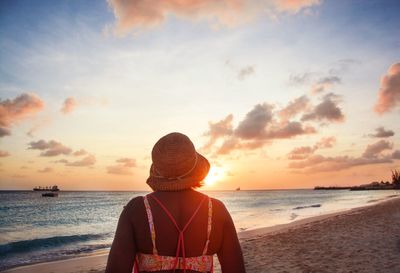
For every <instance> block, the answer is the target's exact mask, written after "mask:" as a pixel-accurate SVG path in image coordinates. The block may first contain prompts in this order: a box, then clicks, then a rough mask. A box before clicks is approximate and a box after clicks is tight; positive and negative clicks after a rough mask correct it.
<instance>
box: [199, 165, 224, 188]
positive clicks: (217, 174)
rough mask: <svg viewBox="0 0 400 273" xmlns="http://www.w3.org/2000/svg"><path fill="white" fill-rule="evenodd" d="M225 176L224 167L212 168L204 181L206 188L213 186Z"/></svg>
mask: <svg viewBox="0 0 400 273" xmlns="http://www.w3.org/2000/svg"><path fill="white" fill-rule="evenodd" d="M224 176H225V170H224V168H222V167H211V169H210V172H209V173H208V175H207V177H206V178H205V179H204V183H205V185H206V186H212V185H214V184H215V183H217V182H218V181H220V180H221V179H223V178H224Z"/></svg>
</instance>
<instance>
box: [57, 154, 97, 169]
mask: <svg viewBox="0 0 400 273" xmlns="http://www.w3.org/2000/svg"><path fill="white" fill-rule="evenodd" d="M59 162H60V163H65V166H70V167H89V166H92V165H94V164H95V163H96V157H95V156H94V155H91V154H89V155H87V156H85V157H84V158H82V159H80V160H76V161H68V160H63V162H61V160H59Z"/></svg>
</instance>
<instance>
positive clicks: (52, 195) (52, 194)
mask: <svg viewBox="0 0 400 273" xmlns="http://www.w3.org/2000/svg"><path fill="white" fill-rule="evenodd" d="M57 196H58V193H56V192H45V193H42V197H57Z"/></svg>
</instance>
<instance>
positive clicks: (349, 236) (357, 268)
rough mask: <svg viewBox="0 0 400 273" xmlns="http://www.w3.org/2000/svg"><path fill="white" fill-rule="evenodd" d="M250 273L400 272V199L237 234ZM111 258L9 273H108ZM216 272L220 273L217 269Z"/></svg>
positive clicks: (91, 258) (90, 258)
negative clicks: (108, 260)
mask: <svg viewBox="0 0 400 273" xmlns="http://www.w3.org/2000/svg"><path fill="white" fill-rule="evenodd" d="M239 238H240V241H241V245H242V249H243V254H244V258H245V263H246V271H247V272H248V273H256V272H320V273H324V272H393V273H395V272H397V273H398V272H400V197H395V198H391V199H389V200H386V201H383V202H377V203H376V204H373V205H371V206H367V207H362V208H356V209H352V210H348V211H344V212H339V213H333V214H328V215H322V216H317V217H312V218H308V219H303V220H299V221H295V222H292V223H290V224H285V225H280V226H275V227H270V228H262V229H257V230H252V231H246V232H241V233H239ZM106 262H107V254H100V255H92V256H88V257H80V258H75V259H69V260H63V261H55V262H49V263H42V264H37V265H29V266H25V267H19V268H15V269H11V270H8V271H6V272H13V273H25V272H32V273H35V272H40V273H50V272H60V273H70V272H80V273H84V272H85V273H87V272H91V273H95V272H96V273H99V272H104V268H105V265H106ZM215 269H216V270H215V272H221V271H220V269H219V265H218V263H217V264H216V268H215Z"/></svg>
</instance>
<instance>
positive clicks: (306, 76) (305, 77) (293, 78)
mask: <svg viewBox="0 0 400 273" xmlns="http://www.w3.org/2000/svg"><path fill="white" fill-rule="evenodd" d="M313 74H314V73H311V72H306V73H301V74H291V75H290V77H289V83H290V84H293V85H301V84H305V83H308V82H309V81H310V80H311V78H312V77H313Z"/></svg>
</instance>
